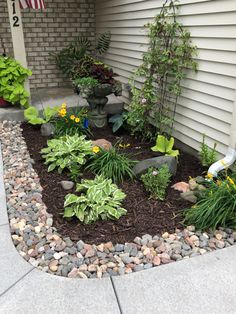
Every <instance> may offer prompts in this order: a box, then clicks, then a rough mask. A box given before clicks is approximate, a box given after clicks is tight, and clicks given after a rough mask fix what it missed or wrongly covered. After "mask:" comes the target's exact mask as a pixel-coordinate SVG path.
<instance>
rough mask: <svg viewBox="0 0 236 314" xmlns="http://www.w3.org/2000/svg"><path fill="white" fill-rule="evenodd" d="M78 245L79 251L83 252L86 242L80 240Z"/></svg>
mask: <svg viewBox="0 0 236 314" xmlns="http://www.w3.org/2000/svg"><path fill="white" fill-rule="evenodd" d="M76 245H77V250H78V251H81V250H83V248H84V241H82V240H79V241H78V242H77V244H76Z"/></svg>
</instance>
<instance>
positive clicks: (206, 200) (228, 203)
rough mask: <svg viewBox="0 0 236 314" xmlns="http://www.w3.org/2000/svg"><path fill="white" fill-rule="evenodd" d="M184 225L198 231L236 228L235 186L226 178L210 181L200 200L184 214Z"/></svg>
mask: <svg viewBox="0 0 236 314" xmlns="http://www.w3.org/2000/svg"><path fill="white" fill-rule="evenodd" d="M184 215H185V219H184V223H186V224H188V225H195V227H196V228H197V229H199V230H206V229H213V230H215V229H216V228H217V227H228V228H232V229H234V228H236V186H235V182H234V181H233V180H232V179H231V178H230V177H227V178H226V179H224V180H222V181H220V180H218V181H217V182H214V181H211V182H210V183H209V188H208V189H207V190H206V191H205V193H203V195H202V198H201V200H199V201H198V202H197V204H196V205H194V206H193V207H191V208H189V209H186V210H185V212H184Z"/></svg>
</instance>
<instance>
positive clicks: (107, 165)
mask: <svg viewBox="0 0 236 314" xmlns="http://www.w3.org/2000/svg"><path fill="white" fill-rule="evenodd" d="M135 164H136V161H134V160H131V159H129V157H128V155H127V154H124V153H120V152H119V151H118V150H117V149H116V148H115V147H112V148H111V149H109V150H108V151H106V150H100V152H98V153H97V154H96V155H95V156H94V157H93V158H92V160H91V161H90V164H89V166H88V167H87V169H89V170H91V171H92V172H94V173H95V174H99V175H100V174H102V175H103V176H104V177H106V178H109V179H112V181H113V182H116V183H118V182H122V181H123V180H124V178H130V179H133V178H134V173H133V167H134V165H135Z"/></svg>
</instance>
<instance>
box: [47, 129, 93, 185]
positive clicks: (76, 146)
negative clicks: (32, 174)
mask: <svg viewBox="0 0 236 314" xmlns="http://www.w3.org/2000/svg"><path fill="white" fill-rule="evenodd" d="M47 144H48V147H46V148H43V149H42V150H41V153H42V156H43V158H44V159H45V160H46V161H45V164H46V165H48V171H49V172H50V171H53V170H54V169H56V168H57V169H58V172H59V173H61V172H62V171H63V170H64V169H67V170H69V172H70V174H71V177H72V178H73V179H76V178H77V177H78V174H79V172H80V170H81V168H82V167H83V166H84V165H85V163H86V161H87V159H88V157H89V156H90V155H91V154H93V152H92V142H91V141H87V140H86V139H85V136H84V135H82V136H79V135H78V134H76V135H74V136H69V135H66V136H62V137H60V138H58V139H51V140H48V142H47Z"/></svg>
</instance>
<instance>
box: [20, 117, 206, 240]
mask: <svg viewBox="0 0 236 314" xmlns="http://www.w3.org/2000/svg"><path fill="white" fill-rule="evenodd" d="M22 128H23V136H24V138H25V141H26V144H27V147H28V150H29V153H30V156H31V158H32V159H33V160H34V162H35V163H34V168H35V170H36V171H37V173H38V175H39V177H40V183H41V185H42V187H43V192H42V194H43V201H44V203H45V205H46V206H47V208H48V212H49V213H51V214H53V221H54V226H55V227H56V228H57V230H58V232H60V233H61V234H62V235H63V236H69V237H70V238H71V239H72V240H76V241H78V240H79V239H82V240H83V241H85V242H87V243H92V244H93V243H95V244H99V243H101V242H108V241H112V242H113V243H125V242H130V241H133V239H134V238H135V237H136V236H137V235H138V236H142V235H145V234H147V233H149V234H151V235H157V234H161V233H163V232H165V231H169V232H174V231H175V229H176V228H182V227H183V226H182V224H181V222H182V214H181V212H182V209H184V208H186V207H189V206H191V204H190V203H188V202H186V201H184V200H183V199H181V198H180V194H179V192H177V191H175V190H173V189H172V188H171V185H172V184H174V183H176V182H179V181H188V178H189V176H192V177H195V176H197V175H199V174H201V173H202V172H203V171H204V170H203V168H202V167H201V165H200V163H199V160H198V159H197V158H196V157H193V156H191V155H189V154H186V153H183V152H181V155H180V157H179V163H178V169H177V173H176V175H175V176H174V177H173V178H172V181H171V184H170V185H169V188H168V191H167V197H166V200H165V201H156V200H154V199H150V198H149V195H148V193H147V192H146V191H145V189H144V187H143V184H142V183H141V182H140V181H139V180H133V181H131V180H127V181H124V182H123V183H122V184H119V187H120V188H122V190H123V191H124V192H125V193H126V195H127V197H126V199H125V201H124V203H123V206H124V208H125V209H126V210H127V214H126V215H125V216H122V217H121V218H120V219H119V220H114V221H112V220H109V221H97V222H96V223H93V224H92V225H85V224H82V223H80V222H79V221H78V220H77V219H72V220H66V219H65V218H63V211H64V206H63V204H64V199H65V196H66V194H68V191H65V190H64V189H63V188H62V186H61V184H60V182H61V181H62V180H68V179H69V177H68V176H67V174H66V173H63V174H62V175H60V174H58V172H57V171H53V172H50V173H48V171H47V166H46V165H45V164H44V161H43V159H42V156H41V154H40V151H41V149H42V148H43V147H45V146H46V143H47V138H45V137H43V136H41V134H40V131H39V129H38V128H37V127H33V126H32V125H29V124H26V123H24V124H22ZM93 134H94V139H100V138H105V139H107V140H108V141H110V142H111V143H112V144H113V145H114V144H115V143H116V142H117V141H121V142H122V143H125V144H130V146H129V147H128V148H125V149H122V151H124V152H126V153H128V154H130V157H131V158H133V159H137V160H143V159H146V158H151V157H155V156H156V154H155V153H153V152H152V151H151V150H150V147H151V144H150V143H144V142H142V141H140V140H138V139H135V138H134V137H132V136H130V135H128V134H126V133H125V132H123V134H120V135H119V136H115V135H114V134H112V132H111V129H110V128H109V127H107V128H105V129H96V130H93ZM83 176H84V177H91V176H92V174H90V173H86V172H85V173H84V174H83ZM69 192H74V191H73V190H72V191H69Z"/></svg>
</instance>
